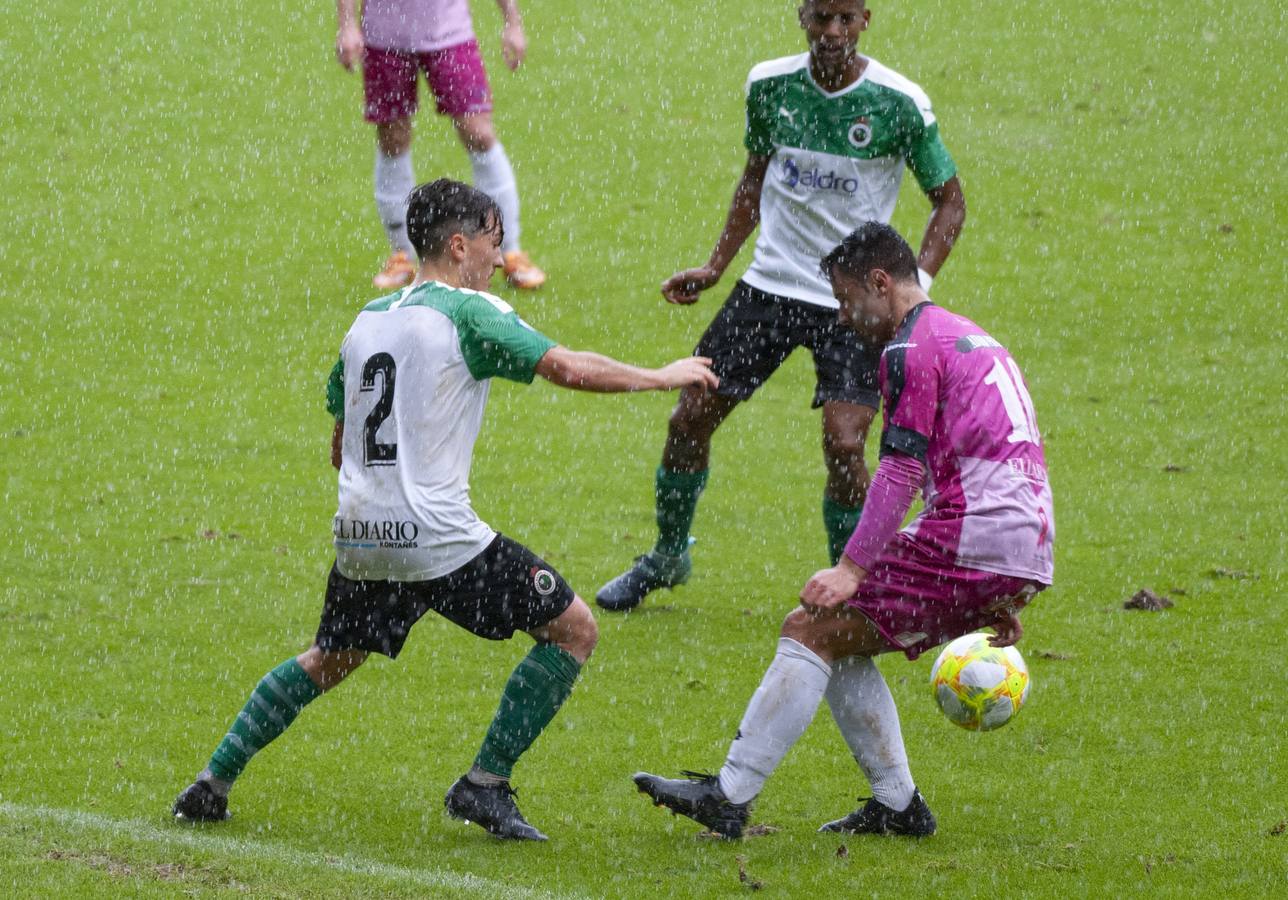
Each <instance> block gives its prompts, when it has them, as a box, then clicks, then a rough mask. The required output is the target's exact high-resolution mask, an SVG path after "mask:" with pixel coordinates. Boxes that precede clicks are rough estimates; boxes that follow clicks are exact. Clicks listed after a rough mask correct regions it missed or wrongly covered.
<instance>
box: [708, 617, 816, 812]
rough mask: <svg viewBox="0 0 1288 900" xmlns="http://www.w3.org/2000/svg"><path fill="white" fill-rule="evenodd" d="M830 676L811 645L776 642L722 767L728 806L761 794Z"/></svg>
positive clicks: (810, 715)
mask: <svg viewBox="0 0 1288 900" xmlns="http://www.w3.org/2000/svg"><path fill="white" fill-rule="evenodd" d="M831 675H832V669H831V667H829V666H828V664H827V663H825V662H823V660H822V659H820V658H819V657H818V655H817V654H815V653H814V652H813V651H812V650H810V649H809V648H808V647H806V646H804V645H803V644H799V643H797V642H796V641H794V640H792V639H791V638H779V639H778V653H777V654H775V656H774V661H773V662H772V663H770V664H769V669H768V670H766V672H765V677H764V678H763V679H761V682H760V687H758V688H756V693H755V694H753V695H752V697H751V702H750V703H748V704H747V711H746V712H745V713H743V716H742V724H740V725H739V726H738V735H737V737H735V738H734V739H733V744H731V745H730V747H729V756H728V758H727V759H725V764H724V767H723V768H721V769H720V790H721V791H722V792H723V793H724V795H725V797H726V798H728V800H729V801H730V802H732V803H746V802H747V801H748V800H751V799H753V798H754V797H755V796H756V795H757V794H759V793H760V789H761V787H762V786H763V785H764V783H765V779H767V778H768V777H769V776H770V774H772V773H773V771H774V769H776V768H777V767H778V764H779V762H781V761H782V758H783V756H784V755H786V753H787V751H788V750H790V749H791V747H792V745H793V744H795V743H796V742H797V741H798V740H799V739H800V736H801V735H802V734H804V733H805V729H806V728H808V727H809V723H810V721H811V720H813V718H814V713H815V712H816V711H817V710H818V704H819V702H820V701H821V700H822V699H823V692H824V691H825V690H827V681H828V679H829V678H830V677H831Z"/></svg>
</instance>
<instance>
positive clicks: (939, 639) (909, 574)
mask: <svg viewBox="0 0 1288 900" xmlns="http://www.w3.org/2000/svg"><path fill="white" fill-rule="evenodd" d="M1044 587H1046V585H1044V584H1040V583H1039V582H1036V581H1033V580H1032V579H1029V578H1017V577H1015V576H1013V575H998V574H997V573H995V572H984V571H981V570H980V569H966V568H963V567H961V566H956V565H952V564H951V563H947V562H945V561H944V559H943V557H942V556H941V555H940V554H938V553H935V552H932V551H930V550H928V549H927V548H926V547H924V546H923V545H921V544H919V543H917V542H916V541H914V540H913V539H912V538H910V537H908V536H907V535H904V534H899V535H896V536H895V539H894V540H893V541H891V542H890V546H889V547H887V548H886V550H885V552H884V553H882V554H881V556H880V558H879V559H878V560H877V562H876V564H875V565H874V566H873V567H872V571H871V572H869V573H868V577H867V578H865V579H864V581H863V583H862V584H861V585H859V590H858V593H857V594H855V595H854V599H853V600H850V601H849V605H850V606H851V607H853V608H855V609H858V610H859V611H860V612H862V613H863V614H864V615H865V616H867V617H868V618H869V619H871V620H872V624H873V625H875V626H876V627H877V631H879V632H881V636H882V637H884V638H885V639H886V641H887V642H888V643H889V644H890V648H891V649H892V650H902V651H903V652H904V655H906V656H907V657H908V659H916V658H917V657H918V656H920V655H921V654H922V653H924V652H925V651H927V650H929V649H931V648H933V647H937V646H939V645H940V644H942V643H944V642H945V641H950V640H952V639H953V638H957V637H961V636H962V635H963V634H969V633H970V632H972V631H978V630H980V629H981V628H984V627H986V626H988V625H989V624H990V623H992V621H993V619H994V618H995V617H996V614H997V611H998V610H1000V609H1003V608H1006V607H1010V608H1012V609H1015V610H1019V609H1020V608H1022V607H1023V606H1024V605H1025V604H1026V603H1028V602H1029V600H1031V599H1032V598H1033V596H1034V595H1035V594H1036V593H1037V592H1038V591H1040V590H1042V589H1043V588H1044Z"/></svg>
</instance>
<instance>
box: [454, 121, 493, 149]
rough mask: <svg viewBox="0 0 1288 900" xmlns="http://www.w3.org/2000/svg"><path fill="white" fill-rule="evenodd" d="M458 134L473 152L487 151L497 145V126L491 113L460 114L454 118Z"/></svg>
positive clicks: (466, 147) (466, 146)
mask: <svg viewBox="0 0 1288 900" xmlns="http://www.w3.org/2000/svg"><path fill="white" fill-rule="evenodd" d="M452 123H453V124H454V125H455V126H456V134H457V136H458V137H460V139H461V143H462V144H463V145H464V146H465V149H466V150H468V151H470V152H471V153H486V152H487V151H489V150H491V149H492V148H493V147H494V146H496V128H495V127H494V126H493V124H492V117H491V116H489V115H477V114H476V115H468V116H459V117H457V118H455V119H453V120H452Z"/></svg>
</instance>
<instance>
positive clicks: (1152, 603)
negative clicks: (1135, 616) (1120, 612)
mask: <svg viewBox="0 0 1288 900" xmlns="http://www.w3.org/2000/svg"><path fill="white" fill-rule="evenodd" d="M1175 605H1176V604H1175V603H1173V602H1172V601H1171V600H1170V599H1169V598H1167V597H1164V596H1162V595H1161V594H1155V593H1154V592H1153V591H1151V590H1149V589H1148V588H1141V589H1140V590H1139V591H1137V592H1136V593H1134V594H1132V595H1131V599H1130V600H1127V601H1125V602H1124V603H1123V609H1143V610H1145V611H1147V612H1160V611H1161V610H1164V609H1171V608H1172V607H1173V606H1175Z"/></svg>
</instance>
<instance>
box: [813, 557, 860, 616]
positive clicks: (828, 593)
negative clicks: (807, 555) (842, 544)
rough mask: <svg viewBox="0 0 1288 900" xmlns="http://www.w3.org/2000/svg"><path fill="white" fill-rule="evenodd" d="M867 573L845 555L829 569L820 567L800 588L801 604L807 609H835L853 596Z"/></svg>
mask: <svg viewBox="0 0 1288 900" xmlns="http://www.w3.org/2000/svg"><path fill="white" fill-rule="evenodd" d="M866 574H867V573H866V572H864V571H863V569H861V568H859V567H858V566H856V565H855V564H854V563H853V562H851V561H850V560H849V559H848V558H846V557H841V561H840V563H838V564H837V565H835V566H833V567H832V568H830V569H820V570H819V571H817V572H815V573H814V574H813V575H812V576H811V577H810V580H809V581H807V582H805V587H803V588H801V606H803V607H805V608H806V609H809V610H816V611H822V610H825V609H836V608H837V607H838V606H840V605H841V604H842V603H844V602H845V601H846V600H849V599H850V598H852V597H853V596H854V593H855V591H857V590H858V589H859V584H860V583H862V581H863V577H864V576H865V575H866Z"/></svg>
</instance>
